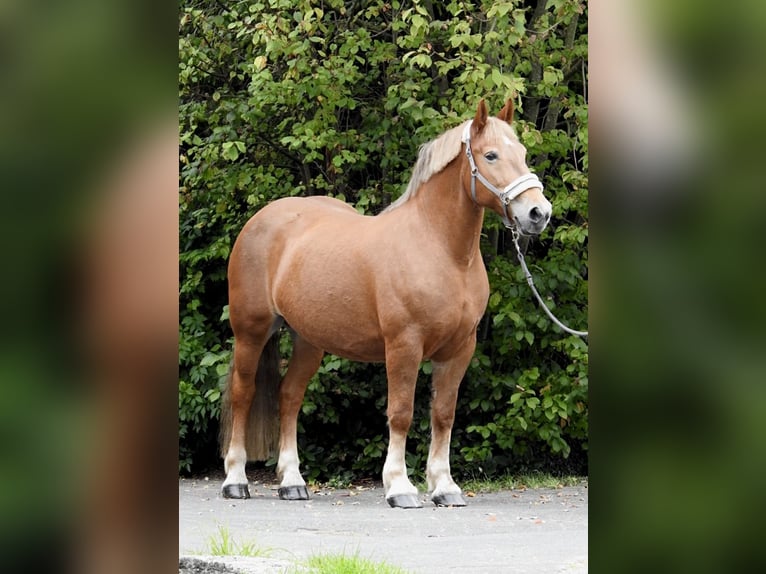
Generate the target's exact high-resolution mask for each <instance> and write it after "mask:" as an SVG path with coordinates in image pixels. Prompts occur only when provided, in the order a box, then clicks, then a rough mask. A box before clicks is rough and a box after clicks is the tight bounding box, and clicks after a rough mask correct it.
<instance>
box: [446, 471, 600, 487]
mask: <svg viewBox="0 0 766 574" xmlns="http://www.w3.org/2000/svg"><path fill="white" fill-rule="evenodd" d="M585 482H587V478H586V477H582V476H554V475H552V474H548V473H545V472H531V473H527V474H519V475H506V476H502V477H499V478H491V479H490V478H472V479H469V480H467V481H465V482H464V483H463V484H462V485H461V487H462V489H463V492H469V491H470V492H498V491H501V490H513V489H523V488H562V487H564V486H578V485H580V484H584V483H585Z"/></svg>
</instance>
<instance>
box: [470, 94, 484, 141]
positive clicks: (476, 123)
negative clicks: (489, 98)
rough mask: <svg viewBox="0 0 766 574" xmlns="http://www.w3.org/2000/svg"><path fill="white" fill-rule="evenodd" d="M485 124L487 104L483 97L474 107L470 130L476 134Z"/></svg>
mask: <svg viewBox="0 0 766 574" xmlns="http://www.w3.org/2000/svg"><path fill="white" fill-rule="evenodd" d="M485 125H487V104H486V103H484V98H482V99H481V100H479V105H478V106H477V107H476V115H475V116H474V118H473V124H472V125H471V131H472V132H473V133H474V134H478V133H480V132H481V130H483V129H484V126H485Z"/></svg>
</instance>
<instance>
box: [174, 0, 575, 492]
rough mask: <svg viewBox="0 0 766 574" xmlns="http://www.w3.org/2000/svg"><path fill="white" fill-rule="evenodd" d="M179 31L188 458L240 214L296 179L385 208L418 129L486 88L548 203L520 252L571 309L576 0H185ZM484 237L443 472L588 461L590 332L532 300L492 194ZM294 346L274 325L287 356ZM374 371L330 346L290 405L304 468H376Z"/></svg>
mask: <svg viewBox="0 0 766 574" xmlns="http://www.w3.org/2000/svg"><path fill="white" fill-rule="evenodd" d="M179 30H180V39H179V55H180V61H179V89H180V141H181V149H180V161H181V177H180V179H181V181H180V187H181V192H180V238H181V253H180V279H181V290H180V291H181V293H180V297H181V300H180V314H181V325H180V357H179V360H180V381H179V433H180V452H181V459H180V467H181V469H182V470H183V471H193V470H195V469H201V468H204V467H206V466H207V465H211V464H216V465H217V464H219V462H217V461H216V457H217V451H216V436H217V431H218V423H217V416H218V412H219V406H220V384H221V381H222V380H223V378H224V377H225V375H226V372H227V369H228V364H229V360H230V357H231V343H232V339H231V332H230V329H229V327H228V323H227V309H226V302H227V295H226V264H227V260H228V255H229V251H230V249H231V245H232V242H233V240H234V238H235V237H236V235H237V233H238V232H239V230H240V229H241V227H242V225H243V224H244V223H245V221H247V219H248V218H249V217H250V216H251V215H252V214H253V213H255V212H256V211H257V210H258V209H260V208H261V207H263V206H264V205H266V204H267V203H269V202H270V201H273V200H275V199H277V198H280V197H285V196H290V195H317V194H322V195H331V196H334V197H338V198H340V199H343V200H345V201H347V202H349V203H351V204H352V205H354V206H355V207H356V208H357V209H358V210H359V211H360V212H363V213H368V214H375V213H379V212H380V211H381V210H382V209H383V208H384V207H385V206H386V205H388V204H389V203H390V202H391V201H392V200H394V199H395V198H396V197H398V195H399V194H400V193H401V192H402V191H403V189H404V187H405V186H406V183H407V181H408V179H409V176H410V170H411V168H412V165H413V164H414V162H415V158H416V156H417V148H418V146H419V145H420V144H422V143H424V142H425V141H428V140H430V139H432V138H434V137H435V136H437V135H439V134H440V133H442V132H443V131H445V130H446V129H447V128H449V127H452V126H454V125H456V124H458V123H460V122H461V121H463V120H464V119H468V118H470V117H472V114H473V112H474V110H475V107H476V104H477V103H478V100H479V99H480V98H482V97H484V98H486V99H487V101H488V104H489V105H490V109H491V111H497V110H499V108H500V107H501V106H502V104H503V102H504V101H505V99H506V98H508V97H514V98H515V102H516V107H517V112H516V122H515V126H516V130H517V132H518V134H519V136H520V138H521V140H522V141H523V142H524V144H525V145H526V146H527V148H528V149H529V157H528V161H529V163H530V165H531V166H532V168H533V169H534V170H535V171H536V173H538V175H540V177H541V178H542V179H543V181H544V183H545V186H546V195H547V196H548V197H549V198H550V199H551V201H552V203H553V219H552V222H551V225H550V226H549V228H548V229H547V230H546V231H545V232H544V233H543V234H542V235H541V236H540V238H538V239H535V240H533V241H532V242H531V243H530V244H529V245H528V246H527V260H528V262H529V263H530V266H531V268H532V272H533V274H534V275H535V278H536V282H537V284H538V287H539V289H540V291H541V292H542V293H543V294H544V296H546V297H550V298H549V302H550V304H551V307H553V309H554V312H555V313H556V314H557V315H558V316H559V317H560V318H561V319H562V320H563V321H564V322H565V323H568V324H571V325H572V326H574V327H575V328H579V329H582V328H585V326H586V324H587V243H588V223H587V210H588V199H587V168H588V137H587V103H586V97H587V83H586V74H587V11H586V10H585V7H584V3H583V2H578V1H573V0H547V1H546V0H540V1H537V2H520V1H516V0H513V1H508V2H487V1H485V2H456V1H454V2H448V3H442V2H427V1H414V2H397V1H383V0H372V1H359V0H357V1H345V2H344V1H341V0H325V1H324V2H309V1H295V0H270V1H266V0H263V1H260V2H229V3H220V2H213V1H201V0H198V1H191V0H183V1H182V2H181V11H180V22H179ZM482 253H483V254H484V257H485V260H486V263H487V269H488V271H489V277H490V283H491V297H490V301H489V307H488V309H487V314H486V315H485V317H484V319H483V320H482V323H481V325H480V327H479V345H478V348H477V352H476V355H475V358H474V360H473V362H472V364H471V366H470V368H469V370H468V372H467V374H466V377H465V380H464V383H463V386H462V388H461V394H460V399H459V402H458V412H457V420H456V425H455V431H454V433H453V468H454V471H455V473H456V474H457V475H464V474H472V473H473V474H475V473H484V474H487V475H494V474H497V473H501V472H504V471H506V470H513V469H517V468H518V467H519V466H520V465H524V466H527V467H529V466H538V467H548V469H549V470H550V469H551V468H554V469H555V468H562V467H566V466H567V465H569V467H572V468H574V470H575V471H577V472H584V471H585V469H586V461H587V457H586V456H585V454H584V453H585V451H586V450H587V435H588V397H587V390H588V376H587V371H588V350H587V346H586V345H585V344H584V343H583V341H582V340H580V339H579V338H577V337H573V336H569V335H565V334H563V333H561V332H560V331H559V330H558V329H557V328H556V327H554V326H552V325H551V323H550V321H549V320H548V319H547V318H546V317H545V315H544V314H543V312H542V311H541V310H540V309H539V308H538V307H537V306H536V303H535V301H534V299H533V297H532V295H531V293H530V292H529V290H528V287H527V285H526V283H525V282H524V279H523V275H522V273H521V270H520V269H519V267H518V265H517V263H516V260H515V258H514V257H513V254H512V243H511V242H510V238H509V237H508V236H507V234H506V232H505V231H504V230H503V229H502V225H501V223H500V220H499V218H497V217H496V216H495V215H494V214H491V213H488V214H487V217H486V222H485V229H484V236H483V245H482ZM289 345H290V341H289V338H287V337H285V338H283V340H282V347H283V352H284V353H285V356H287V355H288V354H289ZM421 370H422V376H421V378H422V381H421V382H422V384H420V385H419V386H418V392H417V405H416V412H415V422H414V423H413V428H412V431H411V434H410V441H409V447H408V450H409V461H408V462H409V463H410V465H411V466H413V467H414V470H415V471H416V472H418V473H420V472H422V471H423V469H424V467H425V457H426V455H427V451H428V439H429V437H430V430H429V428H428V406H429V392H430V391H429V382H428V374H429V373H430V365H429V364H428V363H424V364H423V366H422V367H421ZM385 388H386V385H385V374H384V368H383V366H382V365H368V364H361V363H353V362H350V361H347V360H345V359H340V358H338V357H334V356H330V355H328V356H326V357H325V360H324V363H323V365H322V367H321V369H320V371H319V373H318V374H317V376H315V377H314V378H313V379H312V381H311V382H310V384H309V388H308V392H307V394H306V400H305V403H304V405H303V414H302V416H301V417H300V438H299V440H300V448H301V455H302V458H303V461H304V463H303V468H304V470H305V473H306V475H307V477H309V478H315V479H322V480H327V479H331V478H340V479H347V478H351V477H353V476H357V477H358V476H377V475H379V473H380V471H381V469H382V463H383V457H384V456H385V449H386V439H387V428H386V421H385V416H384V413H385ZM570 453H576V456H570ZM566 457H570V458H569V461H570V462H567V459H566ZM562 465H563V466H562Z"/></svg>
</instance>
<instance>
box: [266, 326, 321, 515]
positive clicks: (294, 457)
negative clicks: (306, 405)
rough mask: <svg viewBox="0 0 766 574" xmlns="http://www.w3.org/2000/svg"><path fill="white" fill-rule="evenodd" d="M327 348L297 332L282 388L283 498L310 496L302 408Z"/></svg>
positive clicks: (280, 496) (280, 400) (280, 460)
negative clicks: (301, 446)
mask: <svg viewBox="0 0 766 574" xmlns="http://www.w3.org/2000/svg"><path fill="white" fill-rule="evenodd" d="M323 355H324V351H323V350H322V349H318V348H316V347H314V346H313V345H311V344H310V343H308V342H307V341H306V340H305V339H304V338H302V337H301V336H300V335H298V334H296V335H295V338H294V340H293V354H292V357H291V358H290V365H289V367H288V368H287V373H286V374H285V378H284V379H283V380H282V384H281V386H280V388H279V424H280V432H279V462H278V464H277V473H278V475H279V477H280V478H281V482H280V485H279V498H281V499H283V500H307V499H308V498H309V493H308V490H307V489H306V482H305V481H304V480H303V477H302V476H301V473H300V461H299V459H298V438H297V425H298V412H299V411H300V408H301V404H302V403H303V395H304V393H305V392H306V386H307V385H308V382H309V379H310V378H311V377H312V375H313V374H314V373H316V372H317V369H318V368H319V365H320V364H321V363H322V356H323Z"/></svg>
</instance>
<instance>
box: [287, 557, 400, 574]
mask: <svg viewBox="0 0 766 574" xmlns="http://www.w3.org/2000/svg"><path fill="white" fill-rule="evenodd" d="M296 572H301V573H304V572H305V573H307V574H407V571H406V570H403V569H401V568H399V567H398V566H394V565H392V564H389V563H388V562H385V561H376V560H370V559H368V558H364V557H362V556H360V555H359V554H358V553H356V554H352V555H350V556H349V555H346V554H315V555H313V556H311V557H310V558H309V559H308V560H307V561H306V562H305V563H304V564H303V565H302V566H301V567H300V568H299V569H298V570H296Z"/></svg>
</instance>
